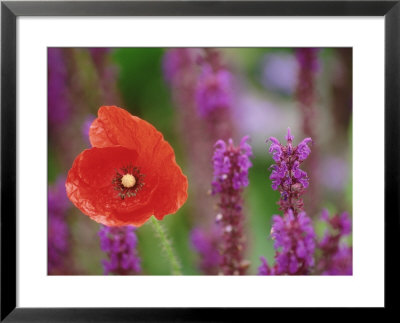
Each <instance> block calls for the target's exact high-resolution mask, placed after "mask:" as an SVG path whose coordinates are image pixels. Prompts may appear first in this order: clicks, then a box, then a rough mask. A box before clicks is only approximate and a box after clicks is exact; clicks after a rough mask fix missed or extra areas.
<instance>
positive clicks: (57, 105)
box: [47, 48, 70, 127]
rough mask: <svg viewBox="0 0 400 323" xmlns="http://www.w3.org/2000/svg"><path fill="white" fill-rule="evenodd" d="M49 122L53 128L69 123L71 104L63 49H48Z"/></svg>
mask: <svg viewBox="0 0 400 323" xmlns="http://www.w3.org/2000/svg"><path fill="white" fill-rule="evenodd" d="M47 59H48V62H47V63H48V71H47V73H48V79H47V82H48V89H47V105H48V107H47V108H48V118H49V119H48V120H49V125H50V126H51V127H58V126H59V125H60V124H63V123H65V122H66V121H68V118H69V116H70V102H69V98H68V89H67V84H68V70H67V65H66V61H65V59H64V56H63V49H62V48H48V51H47Z"/></svg>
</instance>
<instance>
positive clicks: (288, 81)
mask: <svg viewBox="0 0 400 323" xmlns="http://www.w3.org/2000/svg"><path fill="white" fill-rule="evenodd" d="M297 73H298V65H297V62H296V58H295V57H294V56H293V55H292V54H287V53H279V54H269V55H266V56H265V58H264V59H263V63H262V76H261V82H262V84H263V85H264V86H265V87H266V88H269V89H272V90H278V91H281V92H283V93H285V94H292V93H293V92H294V90H295V88H296V84H297Z"/></svg>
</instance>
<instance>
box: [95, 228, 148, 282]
mask: <svg viewBox="0 0 400 323" xmlns="http://www.w3.org/2000/svg"><path fill="white" fill-rule="evenodd" d="M99 237H100V247H101V250H103V251H104V252H105V253H106V254H107V256H108V260H103V268H104V274H105V275H108V274H110V273H111V274H115V275H131V274H135V273H139V272H140V270H141V267H140V258H139V256H138V255H137V251H136V246H137V237H136V234H135V227H133V226H122V227H107V226H105V225H102V226H101V228H100V231H99Z"/></svg>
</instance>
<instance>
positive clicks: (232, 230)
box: [212, 136, 252, 275]
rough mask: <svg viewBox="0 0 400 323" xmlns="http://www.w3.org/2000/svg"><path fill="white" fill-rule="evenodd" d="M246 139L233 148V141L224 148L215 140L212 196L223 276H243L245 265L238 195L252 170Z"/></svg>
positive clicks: (229, 141)
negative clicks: (216, 199)
mask: <svg viewBox="0 0 400 323" xmlns="http://www.w3.org/2000/svg"><path fill="white" fill-rule="evenodd" d="M248 139H249V137H248V136H246V137H244V138H243V139H242V140H241V141H240V145H239V146H238V147H236V146H234V144H233V140H228V144H226V143H225V142H223V143H222V142H221V140H219V141H218V142H217V144H216V145H215V151H214V156H213V166H214V178H213V181H212V193H213V194H214V195H215V194H218V195H219V198H220V199H219V203H218V205H219V207H220V210H221V211H220V214H219V216H218V226H219V227H220V228H221V235H222V236H221V239H222V243H221V246H220V254H221V258H220V271H221V273H222V274H224V275H243V274H245V272H246V270H247V267H248V265H249V264H248V261H246V260H244V258H243V256H244V247H245V246H244V235H243V225H244V224H243V222H244V216H243V213H242V204H243V200H242V191H243V188H244V187H246V186H247V185H248V184H249V180H248V170H249V168H250V167H251V166H252V164H251V161H250V159H249V157H250V156H251V155H252V151H251V147H250V145H248V144H247V140H248ZM221 161H223V163H221Z"/></svg>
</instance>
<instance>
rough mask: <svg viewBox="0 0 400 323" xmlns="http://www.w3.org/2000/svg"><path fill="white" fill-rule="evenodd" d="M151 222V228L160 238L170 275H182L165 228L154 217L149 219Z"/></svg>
mask: <svg viewBox="0 0 400 323" xmlns="http://www.w3.org/2000/svg"><path fill="white" fill-rule="evenodd" d="M151 220H152V221H151V223H152V225H153V228H154V230H155V231H156V233H157V235H158V237H159V238H160V240H161V244H162V247H163V249H164V251H165V254H166V255H167V258H168V260H169V263H170V266H171V271H172V274H173V275H182V272H181V266H180V264H179V261H178V259H177V258H176V255H175V252H174V249H173V248H172V244H171V241H170V240H169V239H168V236H167V233H166V231H165V228H164V227H163V225H162V224H161V223H160V221H157V219H156V218H155V217H154V216H152V217H151Z"/></svg>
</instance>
